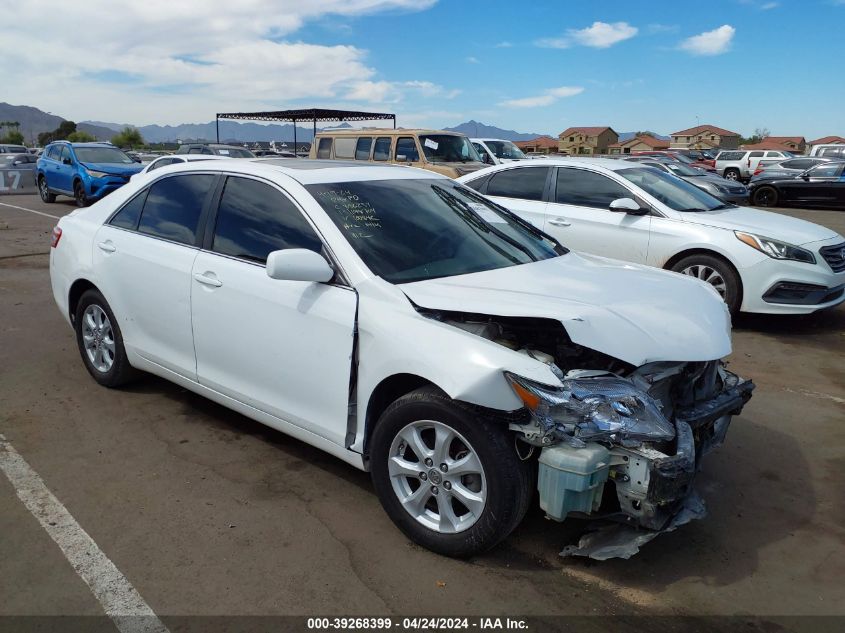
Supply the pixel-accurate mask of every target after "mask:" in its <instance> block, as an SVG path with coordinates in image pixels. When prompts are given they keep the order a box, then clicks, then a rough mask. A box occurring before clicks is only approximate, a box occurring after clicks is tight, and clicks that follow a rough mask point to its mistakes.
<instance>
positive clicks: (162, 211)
mask: <svg viewBox="0 0 845 633" xmlns="http://www.w3.org/2000/svg"><path fill="white" fill-rule="evenodd" d="M213 183H214V176H212V175H211V174H191V175H186V176H172V177H170V178H165V179H164V180H159V181H158V182H156V183H154V184H153V185H152V186H151V187H150V191H149V193H148V194H147V200H146V202H145V204H144V211H143V212H142V213H141V221H140V223H139V224H138V230H139V231H140V232H141V233H146V234H148V235H153V236H155V237H161V238H164V239H166V240H173V241H174V242H180V243H181V244H188V245H193V244H195V243H196V239H197V227H198V226H199V220H200V215H201V214H202V207H203V204H204V203H205V198H206V196H207V195H208V191H209V189H210V188H211V185H212V184H213Z"/></svg>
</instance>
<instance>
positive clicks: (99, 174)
mask: <svg viewBox="0 0 845 633" xmlns="http://www.w3.org/2000/svg"><path fill="white" fill-rule="evenodd" d="M85 173H86V174H88V175H89V176H91V177H92V178H102V177H103V176H108V174H107V173H106V172H104V171H94V170H93V169H87V168H86V169H85Z"/></svg>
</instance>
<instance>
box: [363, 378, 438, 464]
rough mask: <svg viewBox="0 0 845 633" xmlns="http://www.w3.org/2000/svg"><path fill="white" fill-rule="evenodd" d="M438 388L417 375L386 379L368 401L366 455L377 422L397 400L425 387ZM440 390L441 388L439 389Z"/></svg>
mask: <svg viewBox="0 0 845 633" xmlns="http://www.w3.org/2000/svg"><path fill="white" fill-rule="evenodd" d="M429 385H430V386H433V387H438V385H435V384H434V383H433V382H431V381H430V380H428V379H427V378H423V377H422V376H418V375H416V374H393V375H392V376H388V377H386V378H384V379H383V380H382V381H381V382H380V383H379V384H378V385H376V388H375V389H373V391H372V393H371V394H370V397H369V399H368V400H367V410H366V415H365V416H364V455H367V454H369V448H370V438H371V437H372V434H373V429H375V426H376V422H378V419H379V418H380V417H381V414H382V413H384V411H385V409H387V407H389V406H390V404H391V403H392V402H393V401H394V400H396V399H397V398H401V397H402V396H404V395H405V394H406V393H410V392H411V391H414V390H415V389H419V388H420V387H425V386H429ZM438 388H439V387H438Z"/></svg>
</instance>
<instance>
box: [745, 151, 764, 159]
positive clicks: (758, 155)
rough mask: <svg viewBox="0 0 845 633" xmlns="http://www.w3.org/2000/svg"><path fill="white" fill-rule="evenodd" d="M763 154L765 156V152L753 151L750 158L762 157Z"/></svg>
mask: <svg viewBox="0 0 845 633" xmlns="http://www.w3.org/2000/svg"><path fill="white" fill-rule="evenodd" d="M761 156H763V152H751V153H750V154H749V155H748V158H760V157H761Z"/></svg>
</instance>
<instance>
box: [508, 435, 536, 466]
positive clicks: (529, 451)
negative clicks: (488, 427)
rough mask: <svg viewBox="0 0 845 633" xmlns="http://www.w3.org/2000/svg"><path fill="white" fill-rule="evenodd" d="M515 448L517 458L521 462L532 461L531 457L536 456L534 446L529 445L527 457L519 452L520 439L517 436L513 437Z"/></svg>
mask: <svg viewBox="0 0 845 633" xmlns="http://www.w3.org/2000/svg"><path fill="white" fill-rule="evenodd" d="M513 447H514V449H515V450H516V456H517V457H519V460H520V461H523V462H526V461H528V460H529V459H531V456H532V455H533V454H534V446H532V445H530V444H529V446H528V455H526V456H525V457H523V456H522V454H521V453H520V452H519V438H518V437H517V436H516V435H514V436H513Z"/></svg>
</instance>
